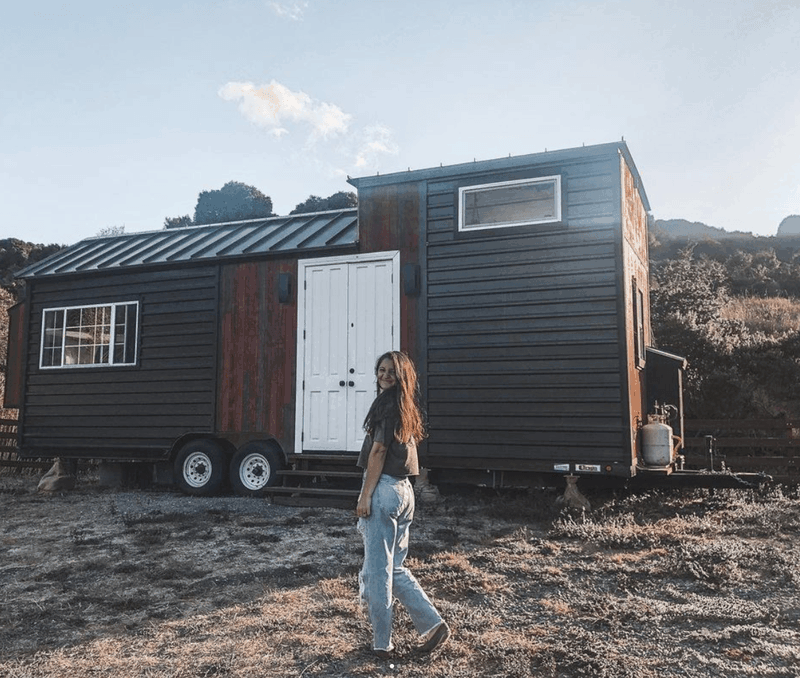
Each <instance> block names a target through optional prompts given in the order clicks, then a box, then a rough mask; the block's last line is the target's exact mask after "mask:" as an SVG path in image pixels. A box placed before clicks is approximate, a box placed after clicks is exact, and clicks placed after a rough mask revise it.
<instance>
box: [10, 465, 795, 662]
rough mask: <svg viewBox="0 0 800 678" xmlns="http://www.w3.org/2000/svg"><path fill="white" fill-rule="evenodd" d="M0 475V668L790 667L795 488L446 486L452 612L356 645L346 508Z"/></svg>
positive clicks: (442, 593)
mask: <svg viewBox="0 0 800 678" xmlns="http://www.w3.org/2000/svg"><path fill="white" fill-rule="evenodd" d="M36 483H37V478H36V477H34V476H19V475H2V476H0V587H1V588H0V676H9V677H22V676H25V677H29V676H30V677H34V676H47V677H56V676H57V677H69V678H82V677H84V676H86V677H88V676H92V677H96V676H114V677H115V678H120V677H127V676H142V677H145V676H146V677H149V678H161V677H167V676H170V677H178V676H180V677H183V676H186V677H189V676H191V677H197V676H231V677H237V678H238V677H242V678H244V677H248V678H249V677H252V676H266V677H270V678H272V677H283V676H304V677H308V678H311V677H314V676H318V677H321V676H326V677H327V676H398V677H401V678H402V677H407V676H459V677H467V676H469V677H472V676H509V677H510V676H515V677H516V676H548V677H553V678H555V677H559V678H561V677H563V678H571V677H584V676H602V677H608V678H612V677H613V678H620V677H631V678H634V677H635V678H639V677H656V676H658V677H659V678H661V677H664V676H692V677H694V676H725V677H726V678H727V677H733V676H759V677H760V678H763V677H771V676H793V677H797V676H800V593H798V583H800V539H798V537H800V495H798V492H797V490H796V489H788V488H781V487H777V488H773V489H770V490H768V491H766V492H753V491H745V490H724V491H722V490H718V491H716V492H710V491H708V490H683V491H671V492H666V491H650V492H647V493H640V494H635V495H633V494H632V495H622V494H617V495H614V494H611V493H605V494H596V495H589V498H590V499H591V501H592V503H593V509H594V510H593V511H592V513H591V514H588V515H583V514H570V513H568V512H562V511H561V510H560V509H559V508H557V507H556V505H555V502H554V499H555V496H556V495H555V494H554V493H552V492H549V491H533V492H522V491H517V492H504V493H497V492H492V491H488V490H484V491H472V492H468V493H460V494H454V493H447V494H446V495H444V496H442V497H441V498H440V499H439V501H437V502H435V503H431V504H426V505H424V506H421V507H419V510H418V515H417V520H416V521H415V528H414V531H413V533H412V545H411V556H412V557H411V559H410V566H411V568H412V569H413V571H414V572H415V573H416V574H417V576H418V577H419V579H420V580H421V582H422V583H423V585H424V587H425V588H426V589H427V590H428V591H429V593H430V594H431V595H432V597H433V598H434V600H435V601H436V602H437V605H438V606H439V607H440V609H441V611H442V613H443V614H444V616H445V617H446V618H447V619H448V621H449V622H450V624H451V626H452V627H453V631H454V635H453V638H452V640H451V641H450V643H448V644H447V645H446V646H445V647H444V648H443V649H441V650H440V651H437V652H436V653H434V654H432V655H427V656H426V655H418V654H416V653H415V652H414V646H415V645H416V644H417V643H418V642H419V641H418V638H417V637H416V635H415V634H414V633H413V630H412V628H411V626H410V623H409V620H408V618H407V616H406V615H405V613H404V612H403V611H402V610H399V611H398V613H397V620H396V629H397V633H396V643H397V646H398V655H397V657H396V658H395V659H393V660H391V661H381V660H378V659H376V658H374V657H373V656H372V655H371V653H369V652H368V650H367V643H368V640H369V627H368V624H367V622H366V620H365V618H364V616H363V615H362V613H361V610H360V608H359V604H358V601H357V587H356V575H357V572H358V569H359V567H360V560H361V553H362V549H361V545H360V542H359V537H358V534H357V532H356V529H355V519H354V516H353V514H352V513H351V512H350V511H347V510H343V509H333V508H294V507H284V506H276V505H273V504H271V503H269V502H268V501H265V500H253V499H245V498H238V497H232V496H228V497H217V498H193V497H188V496H183V495H181V494H178V493H176V492H173V491H170V490H166V489H152V490H122V489H104V488H101V487H99V486H98V484H97V482H96V479H95V478H93V477H92V476H91V475H82V476H81V477H80V478H79V483H78V487H77V489H76V490H74V491H71V492H65V493H60V494H54V495H42V494H38V493H37V492H36Z"/></svg>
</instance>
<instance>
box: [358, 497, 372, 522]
mask: <svg viewBox="0 0 800 678" xmlns="http://www.w3.org/2000/svg"><path fill="white" fill-rule="evenodd" d="M371 508H372V497H371V496H367V495H366V494H364V493H363V492H362V493H361V494H359V495H358V505H357V506H356V515H357V516H358V517H359V518H368V517H369V513H370V510H371Z"/></svg>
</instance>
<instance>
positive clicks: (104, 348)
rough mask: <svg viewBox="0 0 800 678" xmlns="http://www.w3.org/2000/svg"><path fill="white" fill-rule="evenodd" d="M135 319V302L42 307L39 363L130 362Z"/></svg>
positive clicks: (132, 358)
mask: <svg viewBox="0 0 800 678" xmlns="http://www.w3.org/2000/svg"><path fill="white" fill-rule="evenodd" d="M137 321H138V305H137V304H114V305H112V304H109V305H106V306H84V307H82V308H68V309H49V310H45V312H44V326H43V332H44V336H43V338H42V355H41V365H42V367H64V366H72V365H109V364H112V362H113V363H114V364H122V365H125V364H133V363H134V362H135V361H136V337H137ZM112 323H113V327H112ZM112 351H113V358H114V359H113V361H112Z"/></svg>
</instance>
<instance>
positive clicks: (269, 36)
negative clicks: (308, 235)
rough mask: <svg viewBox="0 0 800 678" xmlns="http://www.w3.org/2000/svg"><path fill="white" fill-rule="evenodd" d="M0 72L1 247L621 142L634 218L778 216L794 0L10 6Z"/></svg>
mask: <svg viewBox="0 0 800 678" xmlns="http://www.w3.org/2000/svg"><path fill="white" fill-rule="evenodd" d="M0 75H2V90H0V204H1V205H2V213H1V214H2V216H0V237H17V238H21V239H24V240H29V241H33V242H46V243H49V242H58V243H65V244H66V243H72V242H76V241H78V240H80V239H82V238H84V237H90V236H93V235H96V234H97V233H98V231H100V230H101V229H103V228H106V227H110V226H124V227H125V230H126V232H133V231H140V230H153V229H159V228H161V227H162V226H163V223H164V218H165V217H168V216H170V217H174V216H180V215H183V214H192V213H193V212H194V206H195V203H196V200H197V195H198V193H199V192H200V191H202V190H209V189H216V188H220V187H221V186H222V185H223V184H225V183H226V182H228V181H231V180H234V181H243V182H245V183H248V184H252V185H254V186H256V187H258V188H259V189H260V190H262V191H263V192H264V193H266V194H267V195H269V196H271V197H272V200H273V204H274V208H275V211H276V212H277V213H279V214H286V213H288V212H289V211H290V210H291V209H292V208H293V207H294V206H295V205H296V204H297V203H299V202H301V201H302V200H304V199H305V198H307V197H308V196H309V195H310V194H315V195H320V196H327V195H330V194H331V193H335V192H336V191H340V190H351V187H350V186H349V184H347V183H346V181H345V177H346V175H348V174H349V175H351V176H364V175H369V174H374V173H375V172H376V171H380V172H381V173H388V172H392V171H398V170H405V169H406V168H408V167H411V168H412V169H421V168H425V167H432V166H438V165H439V164H440V163H444V164H445V165H448V164H454V163H459V162H464V161H469V160H472V159H473V158H477V159H479V160H483V159H489V158H496V157H502V156H507V155H508V154H509V153H511V154H513V155H521V154H525V153H534V152H539V151H542V150H544V149H545V148H549V149H557V148H569V147H573V146H580V145H581V144H584V143H585V144H587V145H589V144H597V143H605V142H610V141H616V140H619V139H620V138H621V137H624V138H625V140H626V141H627V142H628V145H629V147H630V149H631V152H632V154H633V157H634V159H635V161H636V163H637V166H638V168H639V171H640V173H641V175H642V179H643V182H644V185H645V189H646V190H647V193H648V197H649V199H650V203H651V207H652V210H653V215H654V216H655V217H656V218H657V219H669V218H684V219H689V220H691V221H702V222H704V223H707V224H709V225H712V226H718V227H722V228H725V229H727V230H744V231H752V232H754V233H757V234H761V235H773V234H774V233H775V231H776V229H777V226H778V224H779V223H780V221H781V219H783V218H784V217H786V216H788V215H790V214H800V124H799V123H800V2H798V0H763V1H761V2H752V1H751V2H743V1H741V0H724V1H722V0H693V1H686V0H675V1H669V0H636V1H633V0H617V1H611V2H602V3H600V2H577V1H574V0H559V1H557V2H551V1H549V0H544V1H540V2H537V1H534V0H528V1H525V2H521V1H513V0H493V1H492V2H472V1H470V0H461V1H460V2H451V1H444V0H425V1H417V0H405V1H403V2H381V1H380V0H372V1H371V2H364V1H363V0H362V1H360V2H356V1H355V0H304V1H299V0H279V1H276V2H271V1H268V0H267V1H265V0H253V1H251V0H216V1H214V2H206V1H205V0H198V1H194V2H192V1H189V0H187V1H185V2H180V1H176V2H169V1H168V0H158V1H157V2H156V1H153V0H139V1H138V2H136V3H117V2H108V0H105V1H101V2H94V1H88V0H73V1H72V2H70V3H66V2H51V1H49V0H45V1H37V0H31V2H29V3H27V4H23V3H21V2H18V3H17V5H16V7H14V8H12V9H8V8H6V9H4V11H3V20H2V24H0Z"/></svg>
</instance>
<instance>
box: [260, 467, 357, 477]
mask: <svg viewBox="0 0 800 678" xmlns="http://www.w3.org/2000/svg"><path fill="white" fill-rule="evenodd" d="M275 475H277V476H285V477H292V476H303V477H314V476H319V477H326V478H361V476H362V475H363V471H325V470H323V469H319V470H316V471H302V470H298V469H284V470H283V471H276V472H275Z"/></svg>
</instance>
